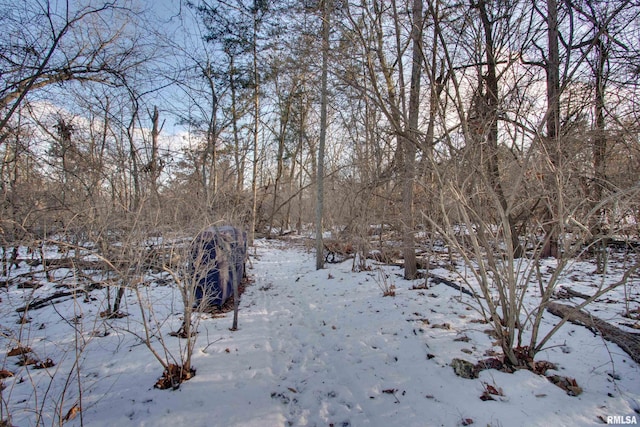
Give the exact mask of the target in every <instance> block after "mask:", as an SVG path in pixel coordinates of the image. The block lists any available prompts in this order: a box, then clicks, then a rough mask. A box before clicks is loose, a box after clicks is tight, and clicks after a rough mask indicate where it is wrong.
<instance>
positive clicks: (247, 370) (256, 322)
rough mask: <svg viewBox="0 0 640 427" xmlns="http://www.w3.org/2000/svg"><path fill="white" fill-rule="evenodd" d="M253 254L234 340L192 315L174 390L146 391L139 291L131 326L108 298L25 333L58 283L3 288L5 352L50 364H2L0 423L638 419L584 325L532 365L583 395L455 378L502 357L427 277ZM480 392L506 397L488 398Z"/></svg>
mask: <svg viewBox="0 0 640 427" xmlns="http://www.w3.org/2000/svg"><path fill="white" fill-rule="evenodd" d="M251 253H252V257H251V263H250V265H251V267H250V269H249V275H250V276H251V278H252V280H253V282H252V283H251V285H249V286H248V287H247V289H246V292H245V294H244V295H243V297H242V301H241V305H240V318H239V330H237V331H233V332H232V331H230V330H229V328H230V327H231V319H232V313H228V314H226V315H225V316H223V317H214V316H211V315H207V314H201V315H199V318H198V321H197V329H198V335H197V341H196V345H195V352H194V356H193V361H192V363H193V366H194V367H195V368H196V370H197V374H196V376H195V377H193V378H192V379H190V380H189V381H186V382H184V383H183V384H182V385H181V386H180V388H179V389H176V390H159V389H155V388H154V387H153V386H154V384H155V382H156V380H157V379H158V378H159V377H160V375H161V374H162V367H161V365H160V364H159V363H158V361H157V360H156V359H155V358H154V356H153V355H152V353H151V352H150V351H149V350H148V349H147V347H146V346H145V345H144V343H143V342H142V340H141V339H140V337H141V336H143V328H142V323H141V310H140V302H139V301H138V300H137V298H136V295H135V293H133V292H131V291H129V292H127V293H126V297H125V301H124V302H125V306H124V311H126V312H127V313H128V316H127V317H124V318H121V319H110V320H103V319H101V318H100V316H99V315H98V314H99V313H100V312H101V311H103V310H104V309H105V293H106V291H105V290H104V289H101V290H94V291H92V292H91V294H90V296H91V297H92V298H91V299H87V300H85V299H84V296H83V295H80V296H79V297H78V298H76V299H73V298H69V299H68V300H66V301H62V302H58V303H56V304H54V305H49V306H46V307H44V308H41V309H37V310H31V311H29V312H28V316H29V317H30V322H29V323H26V324H20V323H19V318H20V314H19V313H17V312H16V311H15V309H16V308H17V307H20V306H22V305H24V304H25V303H26V302H27V301H28V300H29V299H30V298H32V297H34V296H43V295H47V294H51V292H53V291H54V290H55V288H54V284H52V283H45V286H43V287H42V288H39V289H37V290H31V289H16V287H15V286H10V287H9V288H7V289H5V290H3V291H2V294H1V295H0V296H1V298H2V302H1V303H0V315H1V317H0V327H1V331H2V335H1V337H0V340H1V343H2V346H3V347H2V348H3V349H5V350H6V351H5V353H4V354H6V352H7V351H9V350H10V349H11V348H14V347H16V345H17V344H18V342H20V343H21V344H23V345H28V346H29V347H31V348H32V350H33V352H34V353H35V354H36V355H37V356H38V357H39V358H40V359H41V360H44V359H45V358H50V359H51V360H52V361H54V362H55V366H53V367H51V368H47V369H40V370H35V369H33V368H32V367H29V368H25V367H21V366H17V365H16V361H17V360H18V358H17V357H16V356H4V363H3V368H4V369H7V370H9V371H11V372H13V373H14V374H15V376H14V377H11V378H6V379H4V380H3V382H4V385H5V387H6V388H5V389H4V390H3V391H2V401H3V404H2V417H3V418H5V417H6V416H7V410H8V411H9V412H10V414H11V417H12V418H11V421H12V423H13V425H16V426H30V425H36V424H37V423H38V422H39V423H41V424H42V425H54V424H58V423H59V419H60V418H62V417H64V416H65V415H66V414H67V412H68V411H69V410H70V409H71V408H72V407H73V406H74V405H79V406H81V408H82V411H81V412H79V413H78V415H76V416H75V418H73V419H71V420H69V421H67V422H66V423H65V425H68V426H79V425H83V424H84V425H90V426H114V425H132V426H189V427H197V426H261V427H263V426H459V425H469V424H472V425H479V426H487V425H490V426H505V425H509V426H518V425H522V426H524V425H526V426H548V425H563V426H585V425H598V424H603V422H604V421H606V419H607V417H608V416H630V417H635V418H636V419H637V418H638V417H640V415H638V411H640V381H639V379H640V375H639V374H640V367H639V366H638V364H636V363H635V362H634V361H633V360H632V359H631V358H630V357H629V356H628V355H627V354H625V353H624V352H623V351H622V350H621V349H620V348H618V347H617V346H616V345H614V344H612V343H609V342H606V341H604V340H603V339H602V338H601V337H599V336H597V335H594V334H593V333H592V332H591V331H589V330H588V329H586V328H584V327H582V326H577V325H573V324H569V323H567V324H566V325H564V326H563V327H562V328H561V329H560V331H559V332H558V333H557V334H556V335H555V336H554V338H553V339H552V340H551V341H550V342H549V344H548V346H547V349H546V350H544V351H542V352H541V353H540V354H539V356H538V357H537V360H548V361H550V362H552V363H555V364H557V367H558V369H557V372H556V371H549V374H551V373H555V374H558V375H562V376H566V377H570V378H575V380H576V381H577V383H578V385H579V386H580V387H581V388H582V389H583V393H582V394H580V395H578V396H569V395H568V394H567V393H566V392H565V391H564V390H562V389H561V388H559V387H557V386H555V385H554V384H552V383H551V382H550V381H549V380H547V379H546V378H545V377H544V376H540V375H536V374H534V373H532V372H530V371H525V370H520V371H517V372H515V373H513V374H509V373H505V372H501V371H497V370H484V371H482V372H480V375H479V378H477V379H464V378H460V377H458V376H456V375H455V374H454V372H453V369H452V368H451V366H450V363H451V361H452V360H453V359H454V358H461V359H465V360H468V361H470V362H472V363H476V362H477V361H478V360H481V359H484V358H486V357H488V356H487V355H488V354H491V350H493V351H498V352H499V347H496V346H494V345H493V344H494V343H493V342H492V341H493V339H492V338H491V337H490V336H489V335H488V334H487V333H486V332H485V331H486V330H487V329H489V326H488V325H486V324H482V323H479V322H478V320H479V319H480V316H479V314H478V313H477V312H476V311H475V310H474V309H473V304H474V302H473V300H472V299H471V298H470V297H468V296H467V295H463V294H461V293H460V291H457V290H455V289H453V288H451V287H447V286H445V285H444V284H438V285H432V286H431V287H430V288H429V289H423V290H415V289H411V287H412V286H413V285H420V284H422V283H423V282H424V280H420V281H416V282H411V281H406V280H404V279H402V278H401V270H400V269H398V268H395V267H378V266H377V264H372V266H373V267H374V269H373V270H372V271H363V272H357V273H354V272H352V271H351V267H352V264H351V262H350V261H347V262H343V263H340V264H329V265H327V266H326V268H325V269H322V270H318V271H316V270H315V255H314V253H313V252H312V251H309V250H307V249H305V247H304V246H303V245H300V244H294V243H291V242H284V241H279V240H257V241H256V248H255V253H254V248H251ZM21 268H22V269H24V268H25V267H21ZM377 268H383V269H384V271H385V273H386V274H387V275H388V280H389V281H390V282H391V283H392V284H393V285H395V287H396V295H395V296H393V297H391V296H387V297H383V296H382V291H381V288H380V286H379V284H378V281H379V279H378V274H379V272H378V271H377V270H376V269H377ZM592 268H593V266H590V265H588V264H587V263H579V262H576V263H575V264H573V265H572V267H571V272H569V273H568V276H567V278H566V279H565V281H566V282H567V283H570V284H571V285H572V286H573V285H576V284H577V285H578V286H582V288H580V287H577V288H576V290H581V289H582V290H588V288H589V286H590V285H589V281H591V282H593V283H592V284H596V285H597V284H598V283H596V282H597V281H598V280H599V279H598V278H597V277H594V275H592V274H590V273H589V269H591V270H592ZM436 272H437V273H438V274H440V275H442V276H446V275H449V277H451V278H452V280H453V278H454V276H451V275H450V272H448V271H446V270H444V269H441V270H439V271H436ZM16 273H18V274H19V273H20V270H18V271H17V272H16ZM45 282H46V281H45ZM637 288H638V283H637V279H636V282H635V283H634V284H632V285H630V287H628V288H627V289H626V291H627V292H631V293H633V292H635V294H633V295H635V302H634V303H633V304H632V305H634V307H635V308H637V304H638V297H637V294H638V290H637ZM619 292H620V293H622V292H623V291H622V290H620V291H619ZM141 295H142V296H143V298H142V308H143V310H144V312H145V313H146V314H147V315H153V316H155V317H152V319H155V321H156V322H152V331H153V332H159V334H158V335H155V338H154V340H153V344H154V348H155V349H156V350H158V351H160V354H161V356H165V353H164V352H163V351H162V346H161V345H160V342H159V341H158V337H159V336H161V337H162V338H163V339H164V341H165V343H166V345H167V348H168V351H169V354H170V356H172V357H175V358H176V359H177V360H175V361H173V362H172V363H178V364H179V363H180V360H179V355H180V349H181V347H182V348H183V347H184V345H185V340H183V339H179V338H176V337H171V336H169V332H170V331H176V330H178V329H179V327H180V324H181V322H182V311H181V308H180V296H179V293H178V292H177V291H176V290H175V289H174V288H173V287H171V286H161V285H159V284H151V285H149V286H146V287H144V289H143V292H142V293H141ZM611 299H612V300H613V302H615V303H614V304H605V303H603V302H602V301H601V302H600V303H598V305H597V310H598V311H597V315H598V316H599V317H601V318H603V319H605V320H607V321H612V320H615V319H619V318H620V312H621V310H622V309H623V307H622V306H621V305H620V303H619V302H618V301H620V299H619V298H618V299H617V298H616V295H613V296H612V297H611ZM632 299H633V298H632ZM544 319H545V320H544V322H543V327H544V328H545V329H546V330H548V329H550V328H551V327H552V326H553V325H554V324H555V323H556V322H558V320H559V319H558V318H556V317H554V316H552V315H550V314H548V313H547V314H545V317H544ZM627 321H628V319H627ZM460 338H462V339H460ZM456 339H458V340H456ZM76 360H78V362H79V363H78V364H76V363H75V362H76ZM79 384H80V386H79ZM488 386H491V387H494V388H495V389H497V390H501V391H502V394H503V396H493V397H494V398H495V400H489V401H483V400H481V399H480V396H481V395H482V393H483V392H484V391H485V389H486V388H487V387H488ZM39 416H41V417H42V418H40V419H39V418H38V417H39ZM630 419H631V420H633V418H630Z"/></svg>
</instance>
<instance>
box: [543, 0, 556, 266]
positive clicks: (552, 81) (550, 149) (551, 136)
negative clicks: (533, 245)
mask: <svg viewBox="0 0 640 427" xmlns="http://www.w3.org/2000/svg"><path fill="white" fill-rule="evenodd" d="M558 39H559V31H558V4H557V2H556V0H547V41H548V45H549V52H548V58H547V63H546V67H545V68H546V70H545V71H546V75H547V137H546V140H545V145H546V146H547V147H546V151H547V153H549V156H550V163H551V170H550V171H548V172H547V173H546V174H545V175H546V176H545V181H546V182H547V185H548V187H549V188H548V189H547V190H546V191H547V193H548V194H549V196H548V203H547V204H548V206H547V210H546V212H545V218H544V219H545V220H544V226H543V228H544V231H545V235H546V237H545V245H544V248H543V250H542V257H543V258H548V257H557V256H558V230H557V227H556V223H557V220H558V212H557V209H556V208H555V207H554V202H553V201H554V200H555V196H554V194H556V189H557V186H556V184H555V173H554V170H555V169H556V168H557V167H558V166H559V161H560V147H559V139H558V136H559V133H558V132H559V130H560V49H559V45H558Z"/></svg>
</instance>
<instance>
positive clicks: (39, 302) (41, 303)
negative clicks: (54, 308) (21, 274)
mask: <svg viewBox="0 0 640 427" xmlns="http://www.w3.org/2000/svg"><path fill="white" fill-rule="evenodd" d="M76 292H82V293H86V291H85V290H84V289H76V290H74V291H58V292H55V293H53V294H51V295H49V296H48V297H46V298H36V299H34V300H33V301H31V302H29V303H27V304H26V305H24V306H23V307H18V308H16V312H18V313H23V312H25V311H27V310H37V309H39V308H42V307H45V306H47V305H49V303H51V304H55V303H58V302H62V301H66V299H64V300H60V301H54V300H57V299H60V298H65V297H68V296H75V294H76Z"/></svg>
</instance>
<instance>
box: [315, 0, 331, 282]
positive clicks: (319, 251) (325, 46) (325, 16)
mask: <svg viewBox="0 0 640 427" xmlns="http://www.w3.org/2000/svg"><path fill="white" fill-rule="evenodd" d="M331 7H332V2H331V0H325V1H324V5H323V9H322V75H321V81H320V85H321V89H320V90H321V93H320V97H321V98H320V141H319V143H318V170H317V172H316V183H317V189H316V190H317V200H316V270H320V269H321V268H323V267H324V247H323V243H322V232H323V226H322V216H323V212H324V151H325V144H326V139H327V74H328V68H329V28H330V27H329V19H330V17H331Z"/></svg>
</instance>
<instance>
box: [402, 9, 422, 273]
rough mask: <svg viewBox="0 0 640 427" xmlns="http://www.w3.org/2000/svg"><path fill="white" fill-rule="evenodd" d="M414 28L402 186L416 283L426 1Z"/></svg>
mask: <svg viewBox="0 0 640 427" xmlns="http://www.w3.org/2000/svg"><path fill="white" fill-rule="evenodd" d="M412 16H413V26H412V28H411V40H412V43H413V58H412V59H413V62H412V64H411V87H410V91H409V122H408V129H407V130H408V135H410V139H408V138H403V139H402V140H403V143H404V147H403V148H404V149H403V154H404V159H403V166H404V171H403V172H404V173H403V183H402V213H403V221H402V229H403V233H402V234H403V252H404V278H405V279H408V280H413V279H415V278H416V276H417V274H418V266H417V262H416V250H415V246H416V244H415V235H414V225H415V224H414V213H413V186H414V179H415V175H416V171H415V169H416V168H415V163H416V147H417V143H418V136H419V133H418V115H419V112H420V76H421V73H422V57H423V55H422V0H414V1H413V8H412Z"/></svg>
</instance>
